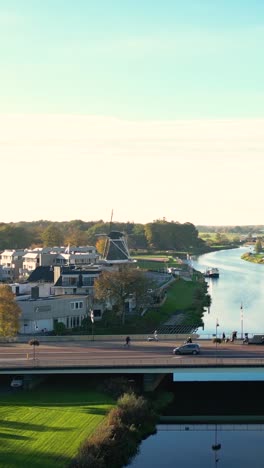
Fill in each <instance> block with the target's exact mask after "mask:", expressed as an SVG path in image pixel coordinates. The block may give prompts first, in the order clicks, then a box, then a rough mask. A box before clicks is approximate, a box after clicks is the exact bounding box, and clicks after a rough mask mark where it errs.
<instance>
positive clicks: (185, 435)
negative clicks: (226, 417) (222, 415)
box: [130, 424, 264, 468]
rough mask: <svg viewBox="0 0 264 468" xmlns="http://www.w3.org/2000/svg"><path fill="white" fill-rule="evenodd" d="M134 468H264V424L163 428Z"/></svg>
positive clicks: (149, 441)
mask: <svg viewBox="0 0 264 468" xmlns="http://www.w3.org/2000/svg"><path fill="white" fill-rule="evenodd" d="M157 430H158V431H157V434H155V435H154V436H151V437H149V438H148V439H147V440H145V441H144V442H143V443H142V445H141V447H140V452H139V454H138V456H137V457H136V458H135V459H134V460H133V462H132V463H131V465H130V467H131V468H160V467H162V468H173V467H175V466H179V467H181V468H196V467H203V468H212V467H219V468H220V467H232V468H248V466H252V467H254V468H263V459H264V443H263V442H264V426H263V425H262V424H217V425H216V424H191V425H188V424H185V425H181V424H173V425H159V426H158V427H157Z"/></svg>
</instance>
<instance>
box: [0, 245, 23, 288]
mask: <svg viewBox="0 0 264 468" xmlns="http://www.w3.org/2000/svg"><path fill="white" fill-rule="evenodd" d="M24 253H25V251H24V249H6V250H4V251H3V252H1V254H0V266H1V267H2V272H3V277H4V281H14V280H16V279H18V278H19V271H20V269H21V267H22V264H23V255H24Z"/></svg>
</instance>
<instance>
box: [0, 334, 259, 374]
mask: <svg viewBox="0 0 264 468" xmlns="http://www.w3.org/2000/svg"><path fill="white" fill-rule="evenodd" d="M198 342H199V344H200V346H201V354H200V355H197V356H193V355H184V356H182V355H181V356H178V355H176V356H175V355H173V353H172V350H173V348H174V347H175V346H177V345H181V344H182V342H168V341H164V342H163V341H158V342H147V341H146V342H143V341H136V342H132V343H131V345H130V347H129V348H127V347H125V346H124V343H123V342H120V341H111V342H110V341H109V342H96V341H94V342H87V343H84V342H80V343H77V342H68V343H60V344H59V343H58V344H47V343H45V344H40V346H36V347H35V359H34V349H33V347H32V346H29V345H28V344H14V343H12V344H5V345H1V346H0V370H1V368H2V369H5V368H22V367H23V368H24V367H29V368H31V367H39V368H46V367H68V366H71V367H75V366H76V367H82V366H92V367H103V366H107V367H108V366H109V367H111V366H112V367H126V366H135V367H144V366H156V367H158V366H160V367H161V366H171V367H174V366H175V367H176V366H181V365H191V366H193V365H197V366H199V365H204V364H208V365H210V364H211V365H215V364H219V365H232V364H234V365H237V364H244V365H254V364H263V365H264V346H261V345H243V344H242V343H241V342H239V341H238V342H236V343H226V344H217V346H216V345H215V344H214V343H212V342H211V341H204V340H203V341H201V340H200V341H198Z"/></svg>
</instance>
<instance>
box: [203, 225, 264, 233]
mask: <svg viewBox="0 0 264 468" xmlns="http://www.w3.org/2000/svg"><path fill="white" fill-rule="evenodd" d="M196 228H197V229H198V231H199V232H208V233H215V232H222V233H225V234H228V233H232V234H244V235H250V234H251V235H252V234H263V232H264V225H262V224H258V225H247V226H205V225H198V226H196Z"/></svg>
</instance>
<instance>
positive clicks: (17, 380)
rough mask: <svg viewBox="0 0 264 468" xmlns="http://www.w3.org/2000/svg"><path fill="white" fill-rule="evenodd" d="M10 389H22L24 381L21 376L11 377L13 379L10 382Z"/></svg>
mask: <svg viewBox="0 0 264 468" xmlns="http://www.w3.org/2000/svg"><path fill="white" fill-rule="evenodd" d="M10 385H11V387H13V388H21V387H23V385H24V379H23V377H22V376H21V375H16V376H15V377H13V379H12V380H11V384H10Z"/></svg>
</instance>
